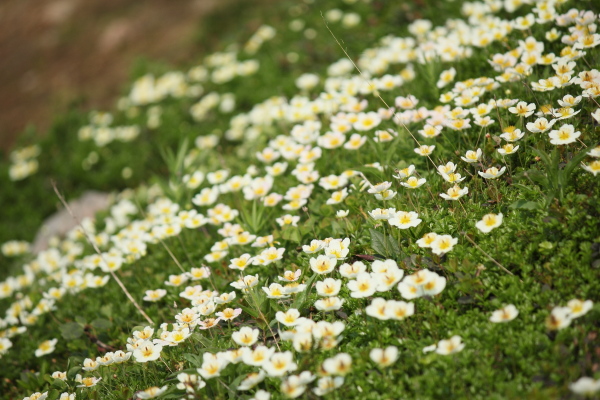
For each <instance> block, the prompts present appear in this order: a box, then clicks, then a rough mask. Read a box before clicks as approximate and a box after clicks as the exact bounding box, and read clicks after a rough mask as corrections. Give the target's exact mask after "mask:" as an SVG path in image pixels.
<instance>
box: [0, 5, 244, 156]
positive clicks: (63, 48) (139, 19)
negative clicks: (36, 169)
mask: <svg viewBox="0 0 600 400" xmlns="http://www.w3.org/2000/svg"><path fill="white" fill-rule="evenodd" d="M234 1H235V0H1V1H0V150H7V149H9V148H10V147H11V146H12V145H13V143H14V141H15V138H16V136H17V135H18V134H19V133H20V132H22V131H23V130H24V128H25V127H26V126H28V125H29V124H32V125H34V126H35V127H36V130H37V131H38V132H44V131H45V130H46V129H47V127H48V126H49V124H50V123H51V121H52V115H53V114H56V113H60V112H64V110H66V108H67V106H68V104H70V103H71V102H72V101H74V100H79V101H82V102H83V107H84V108H86V109H87V108H90V109H91V108H100V109H110V108H112V107H113V105H114V102H115V100H116V98H117V97H118V95H119V94H121V93H122V90H123V88H124V85H125V84H126V83H127V80H128V78H129V74H130V72H131V67H132V65H133V62H134V61H135V60H136V59H138V58H140V57H142V56H143V57H145V58H148V59H151V60H164V61H165V62H167V63H168V64H177V63H181V62H184V61H189V60H192V59H197V58H198V56H199V54H198V48H199V47H201V46H199V44H198V43H197V42H196V40H195V37H194V34H195V33H196V30H197V28H198V26H199V24H200V23H201V21H202V17H205V18H210V15H211V13H212V12H213V11H214V10H216V9H217V8H219V7H224V6H225V5H232V6H233V5H234V4H232V3H233V2H234ZM243 1H246V0H243Z"/></svg>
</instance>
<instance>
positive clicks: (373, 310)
mask: <svg viewBox="0 0 600 400" xmlns="http://www.w3.org/2000/svg"><path fill="white" fill-rule="evenodd" d="M386 305H387V301H386V300H385V299H383V298H381V297H377V298H375V299H373V300H372V301H371V304H370V305H368V306H367V307H366V308H365V312H366V313H367V315H368V316H370V317H373V318H377V319H379V320H382V321H384V320H387V319H389V317H388V316H387V314H386Z"/></svg>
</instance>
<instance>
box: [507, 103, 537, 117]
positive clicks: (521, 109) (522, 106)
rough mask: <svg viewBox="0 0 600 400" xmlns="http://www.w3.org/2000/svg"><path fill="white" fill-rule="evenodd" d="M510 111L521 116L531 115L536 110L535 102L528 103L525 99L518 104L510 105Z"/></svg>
mask: <svg viewBox="0 0 600 400" xmlns="http://www.w3.org/2000/svg"><path fill="white" fill-rule="evenodd" d="M508 111H509V112H511V113H513V114H516V115H518V116H519V117H529V116H530V115H531V114H533V112H534V111H535V104H534V103H530V104H527V103H526V102H524V101H520V102H519V103H518V104H517V105H516V106H514V107H510V108H509V109H508Z"/></svg>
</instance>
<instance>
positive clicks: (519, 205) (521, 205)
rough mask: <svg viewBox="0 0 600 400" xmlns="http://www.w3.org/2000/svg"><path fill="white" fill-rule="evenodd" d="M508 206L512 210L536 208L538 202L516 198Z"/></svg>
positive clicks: (538, 206)
mask: <svg viewBox="0 0 600 400" xmlns="http://www.w3.org/2000/svg"><path fill="white" fill-rule="evenodd" d="M508 208H512V209H513V210H515V209H522V210H537V209H538V208H540V204H539V203H537V202H535V201H527V200H522V199H521V200H517V201H515V202H514V203H512V204H511V205H510V206H508Z"/></svg>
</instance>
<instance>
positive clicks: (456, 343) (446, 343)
mask: <svg viewBox="0 0 600 400" xmlns="http://www.w3.org/2000/svg"><path fill="white" fill-rule="evenodd" d="M461 340H462V339H461V337H460V336H458V335H455V336H452V337H451V338H450V339H445V340H440V341H439V343H438V345H437V349H436V350H435V352H436V353H438V354H441V355H448V354H454V353H458V352H459V351H461V350H462V349H464V348H465V345H464V343H462V342H461Z"/></svg>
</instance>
